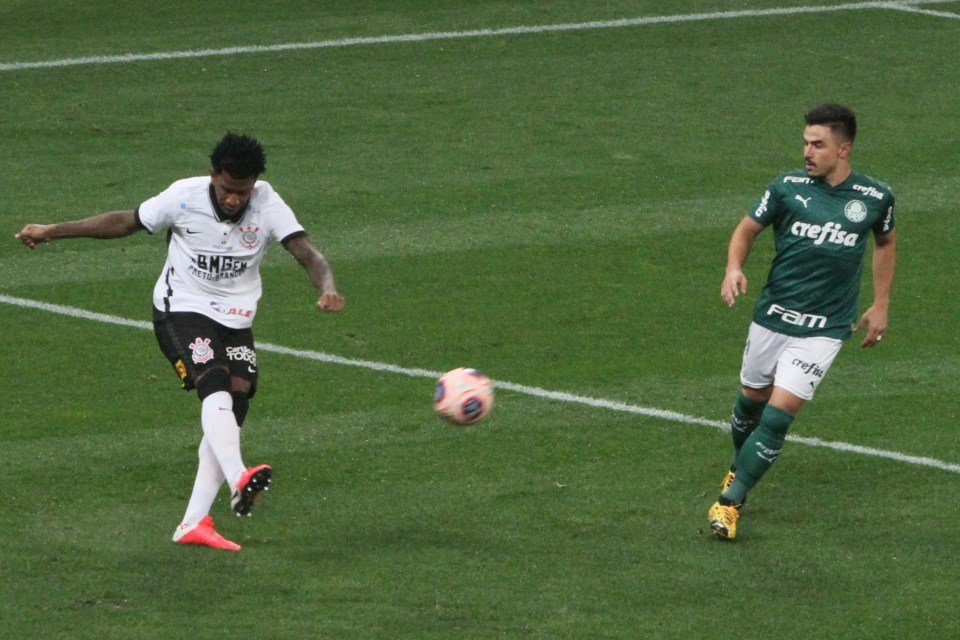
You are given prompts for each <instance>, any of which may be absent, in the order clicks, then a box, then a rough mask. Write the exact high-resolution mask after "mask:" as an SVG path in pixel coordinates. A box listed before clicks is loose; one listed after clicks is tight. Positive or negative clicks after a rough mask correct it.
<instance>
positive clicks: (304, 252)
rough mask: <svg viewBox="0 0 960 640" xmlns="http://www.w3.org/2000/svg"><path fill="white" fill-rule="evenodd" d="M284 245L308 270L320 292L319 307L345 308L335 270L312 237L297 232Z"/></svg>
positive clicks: (324, 308)
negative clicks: (314, 244) (335, 279)
mask: <svg viewBox="0 0 960 640" xmlns="http://www.w3.org/2000/svg"><path fill="white" fill-rule="evenodd" d="M283 246H284V248H285V249H286V250H287V251H289V252H290V253H291V254H292V255H293V257H294V258H296V259H297V262H299V263H300V266H302V267H303V268H304V270H306V272H307V275H308V276H309V277H310V282H312V283H313V286H315V287H316V288H317V291H319V292H320V298H319V299H318V300H317V308H318V309H320V310H321V311H340V310H341V309H343V306H344V304H346V301H345V300H344V299H343V296H341V295H340V294H339V293H337V285H336V282H334V280H333V271H331V269H330V264H329V263H328V262H327V259H326V258H324V257H323V254H322V253H320V252H319V251H318V250H317V248H316V247H314V246H313V243H312V242H310V237H309V236H308V235H307V234H305V233H300V234H296V235H294V236H293V237H291V238H288V239H285V240H284V241H283Z"/></svg>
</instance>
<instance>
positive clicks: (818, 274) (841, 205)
mask: <svg viewBox="0 0 960 640" xmlns="http://www.w3.org/2000/svg"><path fill="white" fill-rule="evenodd" d="M804 121H805V123H806V127H805V128H804V131H803V160H804V168H803V169H800V170H797V171H793V172H790V173H785V174H783V175H780V176H778V177H777V178H776V180H774V181H773V183H771V184H770V186H769V188H768V189H767V191H766V193H765V194H764V195H763V197H762V198H761V199H760V201H759V202H758V203H757V204H756V206H755V207H754V209H753V211H752V213H750V214H749V215H747V216H746V217H744V219H743V220H741V222H740V224H739V225H738V226H737V228H736V229H735V230H734V232H733V235H732V237H731V238H730V244H729V247H728V249H727V270H726V275H725V276H724V279H723V284H722V285H721V290H720V295H721V297H722V298H723V300H724V301H725V302H726V303H727V305H728V306H733V304H734V302H735V300H736V298H737V296H738V295H740V294H742V293H746V291H747V278H746V276H744V274H743V265H744V263H745V262H746V260H747V256H748V255H749V254H750V249H751V247H752V246H753V242H754V240H755V239H756V237H757V235H759V234H760V232H761V231H763V230H764V229H766V228H767V227H768V226H769V227H772V229H773V235H774V244H775V247H776V255H775V256H774V259H773V263H772V265H771V267H770V273H769V275H768V276H767V283H766V285H765V286H764V288H763V291H762V293H761V294H760V298H759V300H758V301H757V306H756V309H755V310H754V314H753V322H752V323H751V324H750V330H749V333H748V336H747V343H746V349H745V350H744V355H743V364H742V368H741V370H740V383H741V389H740V393H739V394H738V397H737V401H736V404H735V405H734V408H733V416H732V418H731V432H732V435H733V448H734V457H733V463H732V464H731V466H730V470H729V471H728V472H727V475H726V476H725V477H724V479H723V482H722V483H721V492H722V493H721V494H720V497H719V499H718V500H717V502H716V503H714V505H713V506H712V507H711V508H710V511H709V519H710V528H711V529H712V531H713V534H714V535H715V536H717V537H719V538H722V539H727V540H732V539H733V538H735V537H736V535H737V519H738V517H739V515H740V508H741V507H742V506H743V503H744V501H745V500H746V498H747V492H748V491H750V490H751V489H752V488H753V487H754V486H755V485H756V484H757V482H758V481H759V480H760V478H761V477H762V476H763V474H764V473H766V472H767V471H768V470H769V469H770V467H771V466H772V465H773V463H774V461H775V460H776V459H777V457H778V456H779V455H780V451H781V450H782V449H783V444H784V441H785V439H786V434H787V430H788V429H789V427H790V423H791V422H792V421H793V419H794V417H795V416H796V415H797V412H798V411H799V410H800V407H802V406H803V403H804V402H806V401H807V400H810V399H811V398H812V397H813V394H814V391H816V388H817V386H818V385H819V384H820V381H821V380H823V377H824V375H826V373H827V371H828V370H829V369H830V364H831V363H832V362H833V359H834V358H835V357H836V355H837V353H839V351H840V347H841V345H842V344H843V341H844V340H846V339H847V338H849V337H850V335H851V333H852V332H853V331H858V330H860V329H865V330H866V335H865V337H864V339H863V341H862V342H861V343H860V346H861V347H865V348H870V347H873V346H875V345H876V344H877V343H879V342H880V341H881V340H882V339H883V336H884V333H885V332H886V330H887V309H888V307H889V304H890V289H891V285H892V283H893V273H894V267H895V264H896V232H895V230H894V228H893V193H892V192H891V191H890V188H889V187H888V186H887V185H885V184H884V183H882V182H879V181H877V180H874V179H873V178H870V177H869V176H866V175H863V174H861V173H856V172H854V171H853V170H852V169H851V167H850V152H851V149H852V147H853V141H854V138H855V136H856V133H857V120H856V116H855V115H854V113H853V111H851V110H850V109H849V108H848V107H845V106H843V105H838V104H823V105H820V106H818V107H815V108H813V109H811V110H810V111H808V112H807V113H806V114H805V115H804ZM869 235H873V238H874V245H875V246H874V252H873V261H872V269H873V303H872V305H871V306H870V308H868V309H867V310H866V311H865V312H864V314H863V315H862V316H861V317H860V319H859V320H857V317H856V316H857V299H858V295H859V290H860V274H861V271H862V268H863V258H864V254H865V253H866V247H867V237H868V236H869ZM854 321H856V324H854Z"/></svg>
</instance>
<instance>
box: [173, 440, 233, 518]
mask: <svg viewBox="0 0 960 640" xmlns="http://www.w3.org/2000/svg"><path fill="white" fill-rule="evenodd" d="M197 456H198V457H199V459H200V464H199V465H197V479H196V480H194V482H193V493H191V494H190V502H188V503H187V512H186V513H184V514H183V524H186V525H191V524H196V523H198V522H200V521H201V520H203V518H204V517H206V515H207V514H209V513H210V507H212V506H213V501H214V500H216V499H217V494H218V493H219V492H220V486H221V485H222V484H223V481H224V477H223V471H221V470H220V463H219V462H217V457H216V456H215V455H214V454H213V449H211V448H210V443H209V442H208V441H207V438H206V436H204V438H203V440H201V441H200V448H199V449H198V450H197Z"/></svg>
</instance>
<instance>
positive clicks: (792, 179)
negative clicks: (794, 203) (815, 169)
mask: <svg viewBox="0 0 960 640" xmlns="http://www.w3.org/2000/svg"><path fill="white" fill-rule="evenodd" d="M783 181H784V182H793V183H794V184H813V180H812V179H811V178H801V177H800V176H783Z"/></svg>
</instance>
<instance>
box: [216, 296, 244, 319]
mask: <svg viewBox="0 0 960 640" xmlns="http://www.w3.org/2000/svg"><path fill="white" fill-rule="evenodd" d="M210 308H211V309H213V310H214V311H216V312H217V313H219V314H221V315H224V316H232V317H240V318H252V317H253V309H241V308H240V307H225V306H223V305H222V304H220V303H219V302H217V301H216V300H211V301H210Z"/></svg>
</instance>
